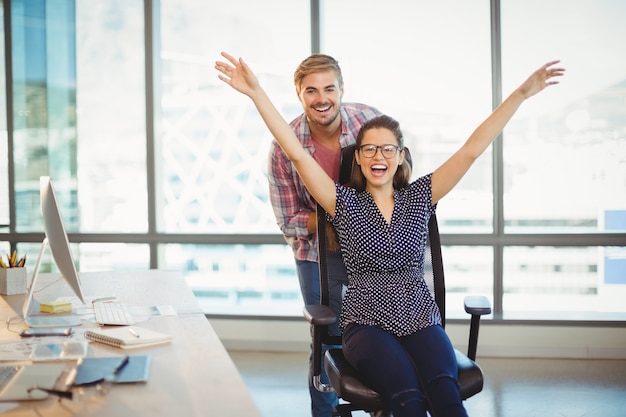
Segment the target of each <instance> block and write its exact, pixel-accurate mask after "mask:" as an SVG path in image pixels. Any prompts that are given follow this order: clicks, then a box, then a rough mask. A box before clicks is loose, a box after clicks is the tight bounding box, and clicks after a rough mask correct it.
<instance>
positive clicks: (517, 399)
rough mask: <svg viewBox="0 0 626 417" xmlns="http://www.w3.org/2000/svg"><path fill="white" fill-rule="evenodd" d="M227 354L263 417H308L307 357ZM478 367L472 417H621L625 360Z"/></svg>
mask: <svg viewBox="0 0 626 417" xmlns="http://www.w3.org/2000/svg"><path fill="white" fill-rule="evenodd" d="M230 353H231V356H232V358H233V360H234V361H235V364H236V365H237V367H238V368H239V371H240V372H241V374H242V376H243V378H244V380H245V382H246V385H247V386H248V388H249V390H250V393H251V394H252V397H253V398H254V400H255V402H256V403H257V405H258V407H259V410H260V411H261V413H262V415H263V417H283V416H285V417H287V416H288V417H310V412H309V411H308V407H309V405H308V401H309V399H308V391H307V389H306V375H307V357H308V354H307V353H304V352H302V353H282V352H243V351H231V352H230ZM479 363H480V365H481V367H482V368H483V371H484V373H485V375H486V381H485V388H484V390H483V392H481V393H480V394H478V395H477V396H475V397H473V398H470V399H469V400H467V401H466V403H465V406H466V408H467V410H468V413H469V415H470V416H472V417H478V416H480V417H626V360H565V359H563V360H561V359H559V360H556V359H501V358H497V359H496V358H479ZM357 416H358V417H362V416H365V414H364V413H358V414H356V413H355V417H357Z"/></svg>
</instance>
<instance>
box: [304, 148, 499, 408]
mask: <svg viewBox="0 0 626 417" xmlns="http://www.w3.org/2000/svg"><path fill="white" fill-rule="evenodd" d="M354 151H355V146H354V145H353V146H350V147H348V148H345V149H344V150H343V151H342V157H341V171H340V181H341V183H343V184H345V183H347V182H349V178H350V171H351V169H352V159H353V156H354ZM406 151H407V152H406V156H405V159H406V160H407V162H408V163H409V164H411V157H410V153H409V151H408V149H407V150H406ZM328 227H330V226H329V223H328V221H327V220H326V213H325V212H324V210H323V209H322V208H321V207H320V206H318V207H317V232H318V239H319V243H318V251H319V267H320V286H321V300H320V304H315V305H307V306H305V307H304V311H303V312H304V316H305V318H306V320H307V321H308V322H309V323H310V324H311V327H312V332H311V333H312V339H313V340H312V349H313V361H312V363H311V366H312V372H311V375H312V378H313V384H314V386H315V387H316V388H317V389H318V390H319V391H322V392H331V391H335V392H336V393H337V396H338V397H339V399H340V404H339V405H338V406H337V407H336V408H335V411H334V412H333V416H340V417H350V416H352V412H353V411H357V410H362V411H365V412H368V413H370V415H371V416H377V417H382V416H390V415H391V414H390V412H389V411H388V410H387V409H386V408H385V405H384V404H383V401H382V399H381V397H380V395H379V394H378V393H377V392H376V391H374V390H373V389H371V388H370V387H368V386H367V385H366V384H365V383H364V382H363V380H362V378H361V377H360V375H359V373H358V372H357V371H356V369H354V368H353V367H352V366H351V365H350V364H349V363H348V362H347V361H346V359H345V358H344V356H343V352H342V350H341V335H340V330H339V328H338V326H337V321H338V317H339V311H334V310H333V308H331V306H336V305H337V304H338V303H336V302H335V303H333V302H332V301H331V300H332V299H333V297H337V295H335V294H333V293H331V291H330V290H329V288H330V287H331V286H329V270H328V268H329V265H328V256H329V246H328V240H327V239H328V236H327V230H328V229H327V228H328ZM428 233H429V238H428V247H427V253H426V259H427V260H428V259H430V260H431V262H430V263H429V262H426V265H425V267H424V274H425V278H426V281H427V282H428V283H429V285H430V288H431V290H432V291H433V293H434V297H435V301H436V303H437V306H438V307H439V310H440V312H441V317H442V324H443V325H444V326H445V311H446V310H445V282H444V272H443V262H442V258H441V241H440V238H439V229H438V226H437V218H436V216H435V215H433V216H431V218H430V221H429V224H428ZM429 254H430V256H428V255H429ZM335 287H336V285H335V286H333V288H335ZM338 296H339V297H341V295H338ZM464 304H465V306H464V307H465V311H466V312H467V313H468V314H470V316H471V320H470V334H469V346H468V353H467V355H465V354H463V353H461V352H460V351H458V350H456V349H455V354H456V359H457V363H458V369H459V378H458V380H459V385H460V388H461V398H462V399H463V400H466V399H467V398H469V397H471V396H473V395H475V394H477V393H479V392H480V391H482V388H483V374H482V371H481V369H480V367H479V366H478V365H477V364H476V362H475V359H476V349H477V345H478V329H479V325H480V317H481V316H482V315H485V314H490V313H491V306H490V303H489V300H488V299H487V298H486V297H483V296H468V297H466V298H465V300H464ZM337 309H340V307H335V310H337ZM323 345H328V346H331V348H330V349H328V350H327V352H326V353H325V354H324V349H323ZM322 366H324V369H325V370H326V373H327V375H328V377H329V380H330V384H325V383H323V382H322V381H321V377H320V375H321V369H322V368H321V367H322Z"/></svg>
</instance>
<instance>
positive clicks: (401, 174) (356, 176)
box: [325, 115, 413, 252]
mask: <svg viewBox="0 0 626 417" xmlns="http://www.w3.org/2000/svg"><path fill="white" fill-rule="evenodd" d="M371 129H387V130H389V131H390V132H391V133H393V135H394V137H395V138H396V141H397V142H398V148H399V150H400V151H402V150H404V151H405V152H404V158H403V160H402V163H401V164H400V165H399V166H398V170H397V171H396V173H395V174H394V176H393V188H394V190H398V189H400V188H404V187H406V186H407V185H409V181H410V180H411V174H412V167H413V161H412V159H411V153H410V152H409V150H408V149H407V148H405V147H404V138H403V136H402V131H401V130H400V123H398V121H397V120H395V119H393V118H392V117H389V116H385V115H382V116H378V117H375V118H373V119H371V120H369V121H367V122H366V123H364V124H363V126H361V129H360V130H359V133H358V135H357V138H356V147H355V151H354V155H353V156H352V161H351V165H352V166H351V170H350V182H349V183H348V184H344V185H347V186H349V187H352V188H354V189H356V190H357V191H364V190H365V186H366V185H367V180H366V179H365V175H363V172H362V171H361V167H360V166H359V165H358V164H357V163H356V156H355V155H356V152H358V149H359V146H361V145H362V143H363V136H365V133H366V132H367V131H368V130H371ZM325 228H326V245H327V248H328V250H329V251H331V252H337V251H339V249H340V246H339V239H338V238H337V233H336V232H335V229H334V228H333V226H332V225H331V224H330V223H329V222H326V225H325Z"/></svg>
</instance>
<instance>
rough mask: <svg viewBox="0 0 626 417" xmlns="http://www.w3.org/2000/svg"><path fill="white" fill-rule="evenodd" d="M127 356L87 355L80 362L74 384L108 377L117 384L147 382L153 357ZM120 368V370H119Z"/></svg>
mask: <svg viewBox="0 0 626 417" xmlns="http://www.w3.org/2000/svg"><path fill="white" fill-rule="evenodd" d="M125 360H126V357H120V356H113V357H86V358H83V359H82V361H81V362H80V363H79V365H78V368H77V371H76V378H75V379H74V385H75V386H77V385H89V384H93V383H95V382H99V381H102V380H104V379H107V380H109V381H111V382H114V383H116V384H121V383H133V382H147V381H148V377H149V376H150V364H151V357H150V356H148V355H133V356H128V363H127V364H124V361H125ZM118 369H119V371H117V370H118Z"/></svg>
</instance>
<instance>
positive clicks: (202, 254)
mask: <svg viewBox="0 0 626 417" xmlns="http://www.w3.org/2000/svg"><path fill="white" fill-rule="evenodd" d="M160 255H161V256H160V258H161V259H160V262H159V263H160V265H162V268H165V269H176V270H182V271H183V272H184V275H185V280H186V281H187V283H188V284H189V286H190V287H191V288H192V290H193V292H194V294H195V295H196V298H197V299H198V301H199V302H200V305H201V306H202V308H203V311H204V312H205V313H210V314H235V315H237V314H254V315H270V316H273V315H286V316H301V315H302V296H301V294H300V285H299V284H298V278H297V276H296V266H295V263H294V261H293V254H292V252H291V249H290V248H289V247H287V246H284V245H234V246H233V245H224V246H220V245H173V244H171V245H163V246H161V248H160Z"/></svg>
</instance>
